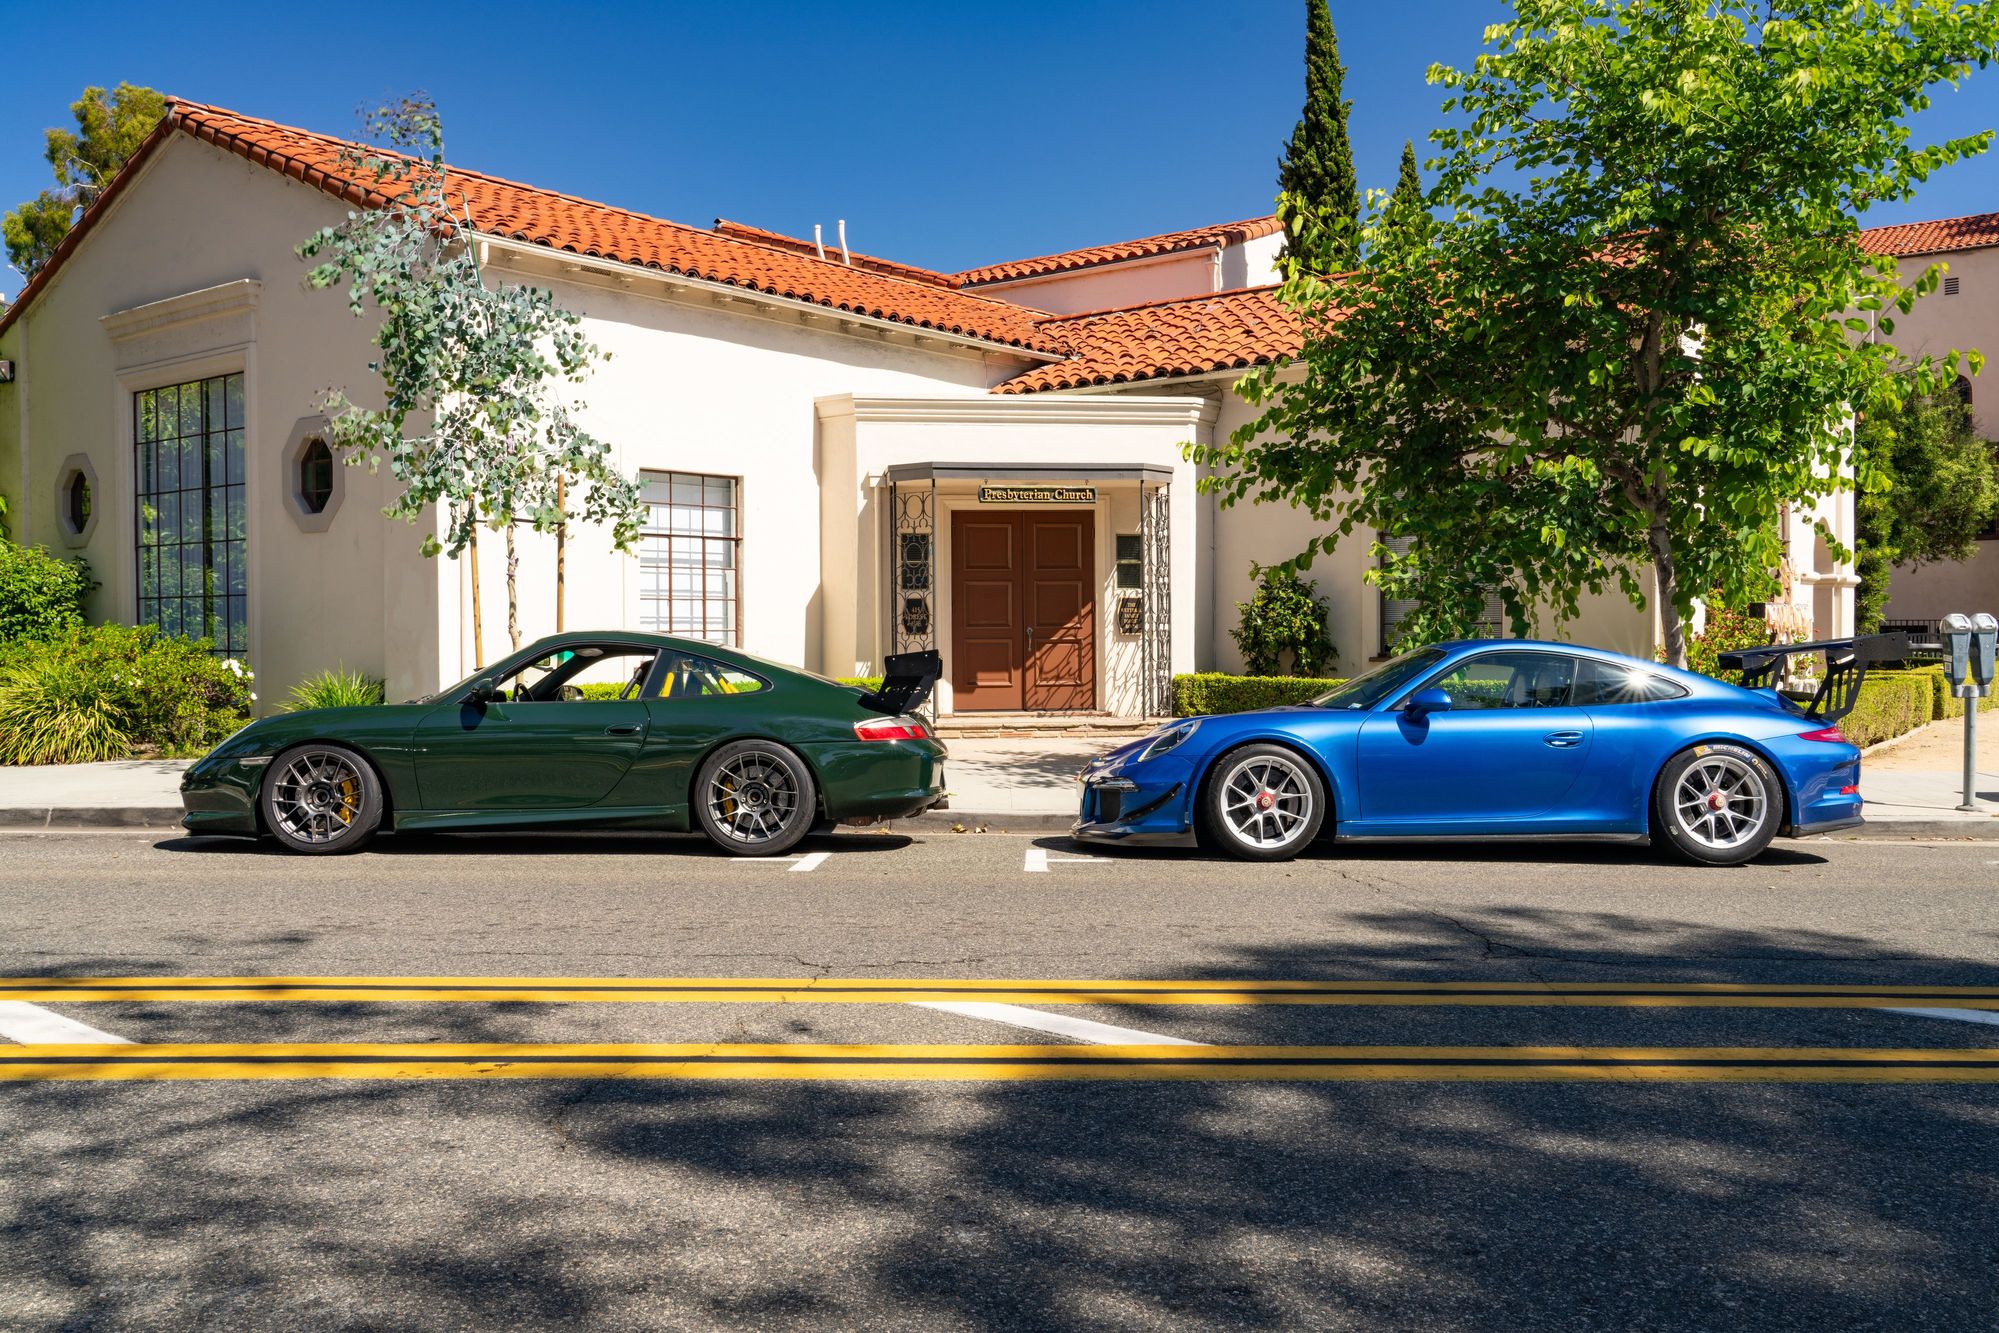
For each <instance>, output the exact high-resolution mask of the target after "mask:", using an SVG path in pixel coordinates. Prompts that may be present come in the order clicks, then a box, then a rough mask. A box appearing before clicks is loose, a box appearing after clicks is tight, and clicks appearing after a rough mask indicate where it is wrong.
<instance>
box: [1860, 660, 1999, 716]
mask: <svg viewBox="0 0 1999 1333" xmlns="http://www.w3.org/2000/svg"><path fill="white" fill-rule="evenodd" d="M1877 676H1907V677H1910V678H1912V679H1917V680H1922V681H1924V682H1925V683H1927V684H1928V686H1929V688H1930V693H1931V706H1930V717H1931V718H1933V719H1935V720H1937V721H1942V720H1943V719H1944V718H1947V717H1963V716H1964V700H1962V699H1960V698H1958V697H1957V696H1956V695H1955V694H1952V693H1951V692H1950V679H1949V677H1947V676H1945V675H1944V673H1943V667H1942V666H1930V667H1916V668H1913V669H1910V670H1906V671H1870V672H1868V673H1867V679H1869V680H1873V679H1875V678H1876V677H1877ZM1993 708H1999V694H1988V695H1986V696H1985V697H1984V698H1983V699H1980V700H1979V701H1978V711H1979V712H1981V713H1983V712H1985V711H1986V710H1987V709H1993Z"/></svg>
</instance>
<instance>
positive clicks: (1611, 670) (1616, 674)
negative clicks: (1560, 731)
mask: <svg viewBox="0 0 1999 1333" xmlns="http://www.w3.org/2000/svg"><path fill="white" fill-rule="evenodd" d="M1686 693H1687V692H1686V690H1685V689H1684V688H1683V687H1682V686H1680V685H1678V684H1676V683H1674V682H1673V681H1670V680H1667V679H1666V678H1665V677H1664V676H1660V675H1656V674H1654V673H1653V672H1650V671H1647V670H1646V669H1645V668H1643V667H1639V666H1629V667H1628V666H1624V665H1623V664H1621V663H1618V662H1599V661H1596V660H1595V659H1593V658H1587V657H1586V658H1583V659H1582V660H1581V662H1579V663H1578V664H1577V669H1576V685H1575V693H1574V694H1573V695H1572V696H1571V697H1570V703H1571V705H1573V706H1574V707H1577V708H1604V707H1608V706H1610V705H1614V704H1656V703H1662V702H1664V701H1665V700H1667V699H1681V698H1685V697H1686Z"/></svg>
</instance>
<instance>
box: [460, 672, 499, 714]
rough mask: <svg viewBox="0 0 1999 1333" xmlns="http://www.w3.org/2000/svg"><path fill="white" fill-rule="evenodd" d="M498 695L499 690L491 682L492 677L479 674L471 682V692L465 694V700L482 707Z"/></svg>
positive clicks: (474, 705)
mask: <svg viewBox="0 0 1999 1333" xmlns="http://www.w3.org/2000/svg"><path fill="white" fill-rule="evenodd" d="M499 697H500V690H499V687H498V686H497V685H495V684H493V678H492V677H491V676H481V677H479V679H477V680H475V681H473V682H472V689H471V692H470V693H468V694H467V695H466V696H465V702H466V703H468V704H471V705H472V706H473V707H475V708H483V707H485V706H486V705H487V704H489V703H491V702H493V700H495V699H497V698H499Z"/></svg>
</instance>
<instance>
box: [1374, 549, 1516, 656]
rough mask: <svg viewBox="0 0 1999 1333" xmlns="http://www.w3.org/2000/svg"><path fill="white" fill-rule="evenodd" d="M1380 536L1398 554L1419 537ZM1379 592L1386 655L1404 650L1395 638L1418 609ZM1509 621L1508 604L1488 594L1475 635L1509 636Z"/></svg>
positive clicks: (1383, 561) (1414, 604) (1382, 646)
mask: <svg viewBox="0 0 1999 1333" xmlns="http://www.w3.org/2000/svg"><path fill="white" fill-rule="evenodd" d="M1379 540H1380V542H1381V544H1382V545H1383V546H1386V547H1387V548H1388V549H1389V551H1391V552H1392V553H1394V554H1396V555H1407V554H1408V553H1409V551H1410V548H1411V547H1413V546H1414V545H1415V541H1416V539H1415V538H1413V537H1386V536H1384V537H1380V538H1379ZM1387 563H1388V560H1387V558H1386V557H1383V558H1382V560H1381V564H1382V565H1383V566H1386V565H1387ZM1378 596H1379V597H1380V599H1381V644H1380V647H1379V649H1378V651H1379V652H1380V653H1381V654H1382V655H1383V656H1386V655H1388V654H1390V653H1395V652H1400V651H1401V649H1400V648H1398V647H1397V646H1396V642H1395V641H1396V639H1397V637H1399V634H1400V631H1401V628H1402V622H1403V621H1404V620H1406V619H1408V618H1409V615H1410V613H1412V612H1413V611H1415V609H1416V603H1414V602H1403V601H1397V600H1395V599H1394V598H1392V597H1390V596H1388V594H1386V593H1380V594H1378ZM1506 623H1507V622H1506V604H1505V603H1504V602H1502V601H1500V600H1499V597H1498V595H1497V594H1495V595H1493V596H1491V597H1488V598H1486V599H1485V607H1484V609H1483V610H1482V611H1481V612H1480V614H1479V618H1478V624H1477V626H1475V627H1474V630H1475V637H1477V638H1481V639H1504V638H1508V637H1510V636H1509V635H1508V634H1507V632H1506Z"/></svg>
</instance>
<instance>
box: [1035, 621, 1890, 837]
mask: <svg viewBox="0 0 1999 1333" xmlns="http://www.w3.org/2000/svg"><path fill="white" fill-rule="evenodd" d="M1807 650H1811V651H1824V652H1826V653H1827V662H1828V670H1827V671H1826V672H1825V674H1824V680H1823V683H1822V684H1821V686H1820V688H1819V692H1818V695H1817V697H1816V698H1814V699H1813V700H1812V701H1811V703H1810V704H1807V705H1800V704H1799V703H1796V702H1794V701H1792V700H1791V699H1789V698H1786V697H1785V696H1783V695H1781V694H1779V693H1778V692H1777V691H1776V690H1775V689H1773V688H1769V687H1768V683H1769V682H1771V681H1773V680H1774V679H1776V678H1777V677H1779V676H1781V674H1782V670H1783V666H1784V662H1785V657H1786V655H1787V654H1792V653H1799V652H1804V651H1807ZM1724 665H1726V666H1730V667H1734V668H1738V669H1741V670H1742V671H1743V675H1744V682H1745V683H1744V684H1743V685H1740V686H1738V685H1730V684H1727V683H1725V682H1722V681H1719V680H1715V679H1713V678H1711V677H1708V676H1703V675H1697V674H1695V673H1694V672H1691V671H1678V670H1674V669H1673V668H1671V667H1665V666H1660V665H1658V664H1656V663H1652V662H1643V661H1639V660H1638V659H1636V658H1632V657H1625V656H1623V655H1621V654H1618V653H1611V652H1603V651H1600V650H1597V649H1593V648H1581V647H1577V646H1575V645H1573V644H1562V643H1536V642H1528V641H1522V640H1518V639H1509V640H1489V639H1488V640H1473V641H1467V642H1460V643H1446V644H1438V645H1436V646H1434V647H1429V648H1421V649H1418V650H1416V651H1414V652H1409V653H1404V654H1402V655H1401V656H1400V657H1396V658H1394V659H1392V660H1391V661H1388V662H1386V663H1384V664H1383V665H1381V666H1380V667H1378V668H1376V669H1375V670H1373V671H1370V672H1368V673H1367V674H1366V675H1363V676H1357V677H1355V678H1354V679H1352V680H1350V681H1347V682H1346V683H1345V684H1343V685H1341V686H1340V687H1339V688H1337V689H1335V690H1333V691H1332V692H1331V693H1329V694H1325V695H1322V696H1321V697H1319V698H1317V699H1314V700H1313V701H1312V702H1311V703H1309V704H1298V705H1291V706H1287V707H1282V708H1266V709H1260V710H1258V711H1256V712H1251V713H1231V714H1225V715H1221V716H1214V717H1198V718H1186V719H1183V720H1181V721H1178V722H1174V723H1171V724H1170V725H1168V726H1165V727H1162V728H1161V729H1159V730H1158V731H1155V732H1153V733H1152V734H1151V735H1149V736H1146V737H1144V738H1142V739H1140V740H1137V741H1134V742H1132V743H1131V744H1129V745H1126V746H1123V747H1122V748H1120V749H1117V750H1113V751H1111V752H1110V753H1109V754H1106V755H1104V756H1103V757H1101V758H1099V759H1097V760H1095V761H1094V762H1093V763H1091V764H1090V765H1089V767H1088V768H1086V769H1084V770H1083V773H1082V775H1081V778H1080V783H1081V787H1082V812H1081V816H1080V818H1079V819H1078V820H1077V822H1076V824H1075V826H1074V829H1073V830H1072V831H1073V833H1074V835H1075V836H1076V837H1078V838H1084V839H1091V840H1097V841H1103V842H1127V843H1135V844H1137V843H1167V844H1185V843H1188V842H1191V841H1195V840H1198V841H1199V842H1200V843H1201V844H1202V845H1204V846H1207V847H1212V848H1214V849H1217V850H1220V851H1223V852H1227V853H1229V854H1232V855H1234V856H1238V857H1242V858H1244V859H1247V860H1258V861H1279V860H1285V859H1287V858H1289V857H1293V856H1296V855H1297V854H1298V853H1299V852H1301V851H1303V850H1304V849H1305V848H1306V847H1307V846H1308V845H1310V844H1311V843H1312V842H1313V841H1314V840H1315V839H1318V838H1320V837H1322V836H1336V837H1339V838H1493V837H1537V838H1561V837H1594V838H1610V839H1628V840H1631V841H1643V840H1646V839H1654V840H1660V839H1663V840H1664V842H1666V843H1667V844H1669V845H1670V846H1671V847H1672V848H1673V849H1674V850H1675V851H1677V852H1678V853H1679V854H1680V855H1682V856H1684V857H1685V858H1687V859H1688V860H1691V861H1696V862H1701V863H1705V864H1709V865H1734V864H1737V863H1739V862H1742V861H1747V860H1748V859H1749V858H1751V857H1753V856H1755V855H1756V854H1757V853H1759V852H1761V851H1762V850H1763V849H1764V848H1765V847H1767V846H1768V845H1769V843H1770V840H1771V839H1772V838H1774V837H1776V836H1777V834H1779V833H1784V834H1789V835H1791V836H1802V835H1805V834H1812V833H1827V832H1831V831H1833V830H1835V829H1844V828H1851V827H1853V826H1854V825H1856V824H1859V823H1860V822H1861V818H1860V792H1859V784H1860V751H1859V750H1858V749H1857V748H1856V747H1855V746H1853V745H1852V744H1850V743H1849V742H1848V741H1847V739H1846V737H1845V736H1844V735H1842V734H1841V733H1840V730H1839V728H1838V727H1837V726H1836V725H1834V724H1835V723H1836V722H1837V720H1838V719H1839V718H1840V717H1842V716H1844V715H1845V713H1846V712H1847V711H1848V710H1850V709H1851V707H1852V698H1853V696H1854V694H1856V693H1857V691H1858V688H1859V681H1860V678H1861V677H1862V676H1863V675H1864V674H1865V669H1866V668H1865V663H1864V661H1857V660H1856V654H1855V652H1854V644H1853V641H1851V640H1845V641H1832V642H1828V643H1819V644H1799V645H1794V646H1789V647H1783V648H1772V649H1767V650H1752V651H1749V652H1746V653H1743V654H1739V655H1735V656H1733V657H1732V658H1727V659H1724Z"/></svg>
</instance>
